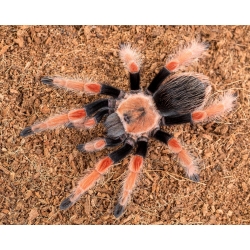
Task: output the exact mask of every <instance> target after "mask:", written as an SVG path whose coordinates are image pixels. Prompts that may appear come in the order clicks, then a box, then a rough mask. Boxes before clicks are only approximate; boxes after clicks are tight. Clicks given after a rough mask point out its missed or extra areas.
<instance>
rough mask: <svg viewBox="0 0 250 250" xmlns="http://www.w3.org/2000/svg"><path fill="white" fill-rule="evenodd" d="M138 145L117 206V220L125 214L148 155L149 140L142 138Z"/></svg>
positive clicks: (115, 211)
mask: <svg viewBox="0 0 250 250" xmlns="http://www.w3.org/2000/svg"><path fill="white" fill-rule="evenodd" d="M137 143H138V147H137V149H136V152H135V155H133V156H132V158H131V160H130V163H129V167H128V169H129V171H128V174H127V177H126V179H125V181H124V183H123V187H122V192H121V196H120V198H119V201H118V204H117V205H116V206H115V210H114V216H115V217H116V218H118V217H120V216H121V215H122V213H123V212H124V209H125V207H126V205H127V203H128V201H129V198H130V196H131V193H132V191H133V189H134V188H135V185H136V181H137V179H138V176H139V174H140V172H141V169H142V166H143V160H144V158H145V156H146V153H147V147H148V146H147V138H145V137H141V138H139V139H138V141H137Z"/></svg>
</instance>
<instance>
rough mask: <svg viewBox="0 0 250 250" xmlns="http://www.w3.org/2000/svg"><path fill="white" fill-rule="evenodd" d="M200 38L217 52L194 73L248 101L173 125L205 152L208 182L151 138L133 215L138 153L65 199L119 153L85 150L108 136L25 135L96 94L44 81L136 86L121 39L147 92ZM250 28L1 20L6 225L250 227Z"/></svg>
mask: <svg viewBox="0 0 250 250" xmlns="http://www.w3.org/2000/svg"><path fill="white" fill-rule="evenodd" d="M194 38H196V39H197V38H198V39H199V40H200V41H207V42H209V44H210V47H209V50H208V52H207V55H206V57H204V58H203V59H201V60H200V61H199V63H197V64H194V65H191V66H189V67H187V68H186V69H185V71H195V72H199V73H203V74H205V75H207V76H208V77H209V78H210V80H211V85H212V93H213V96H214V97H216V96H219V95H220V94H222V93H223V91H225V90H227V89H231V90H232V91H234V92H236V93H237V94H238V99H237V106H236V107H235V109H234V110H233V111H232V112H231V113H229V114H228V115H227V116H226V117H223V118H221V119H218V120H216V121H212V122H209V123H206V124H198V125H196V126H194V127H191V126H190V125H189V124H188V125H178V126H172V127H168V128H165V131H169V132H171V133H173V134H174V135H175V136H176V137H177V138H178V139H179V140H180V141H182V142H183V143H184V144H185V146H186V147H187V148H188V149H189V150H190V151H191V152H192V154H193V156H194V157H195V158H197V159H198V161H199V167H200V182H199V183H194V182H192V181H190V180H188V179H187V178H185V175H184V171H183V170H182V168H181V167H179V164H178V162H177V159H176V158H175V156H174V155H172V154H171V152H170V151H169V149H168V148H167V146H165V145H163V144H161V143H160V142H158V141H156V140H153V139H150V147H149V150H148V156H147V159H146V161H145V164H144V168H143V171H142V174H141V177H140V180H139V182H138V185H137V188H136V189H135V190H134V192H133V196H132V198H131V201H130V203H129V204H128V206H127V209H126V211H125V213H124V215H123V216H122V217H121V218H119V219H116V218H115V217H114V216H113V208H114V205H115V204H116V201H117V199H118V196H119V193H120V189H121V184H122V181H123V179H124V178H125V176H126V170H127V166H128V163H129V157H127V158H126V159H124V160H123V161H121V162H120V163H119V164H117V165H115V166H114V167H112V169H111V170H110V171H109V172H108V173H107V174H106V175H105V176H104V178H103V180H102V181H101V182H99V183H98V184H97V185H95V186H94V187H93V188H92V189H91V190H89V191H88V192H87V193H86V194H85V195H84V196H83V197H82V198H81V199H80V200H79V201H78V202H77V203H76V204H75V205H74V206H73V207H71V208H70V209H69V210H66V211H60V210H59V205H60V202H61V201H62V200H63V199H64V198H65V197H67V196H68V195H69V194H70V191H71V190H72V188H74V187H75V185H76V184H77V181H78V180H79V178H81V177H82V176H83V175H84V173H85V172H86V170H87V169H91V168H93V166H94V164H95V162H96V161H97V160H98V159H99V158H101V157H103V156H105V155H106V154H107V153H108V152H110V151H111V150H113V149H105V150H103V151H101V152H96V153H85V154H84V153H81V152H78V151H77V150H76V145H78V144H79V143H84V142H87V141H89V140H91V139H93V138H95V137H97V136H102V135H103V134H104V133H105V131H104V128H103V126H102V125H101V124H100V125H98V126H97V127H96V128H94V129H93V130H89V131H81V130H74V129H69V128H58V129H55V130H51V131H46V132H43V133H40V134H36V135H33V136H30V137H27V138H21V137H20V136H19V134H20V131H21V130H22V129H23V128H25V127H27V126H29V125H32V124H33V123H34V122H35V121H37V120H43V119H45V118H47V117H49V116H50V115H52V114H55V113H60V112H63V111H65V110H70V109H73V108H79V107H81V106H82V105H83V104H86V103H88V102H90V101H93V100H96V99H97V98H99V97H98V96H87V95H84V94H83V95H82V94H79V93H75V92H66V91H65V90H63V89H56V88H52V87H49V86H46V85H44V84H42V83H41V82H40V79H41V77H42V76H47V75H50V76H51V75H52V76H53V75H60V76H63V77H68V78H77V79H85V78H90V79H95V80H97V81H100V82H103V81H104V82H108V83H110V84H111V85H113V86H115V87H119V88H121V89H123V90H126V91H128V90H129V83H128V74H127V71H126V70H125V69H124V67H123V65H122V62H121V61H120V59H119V46H120V44H121V43H131V44H132V45H133V46H134V47H136V48H138V50H140V51H141V53H142V55H143V67H142V70H141V86H142V87H143V88H145V87H146V86H147V85H148V84H149V82H150V80H152V78H153V77H154V75H155V74H156V73H157V72H158V71H159V70H160V69H161V67H162V66H163V64H164V62H165V61H166V59H167V58H168V56H169V55H171V54H172V53H173V52H174V51H175V49H176V48H177V47H178V46H180V45H184V44H186V43H187V42H189V41H191V40H193V39H194ZM249 42H250V26H1V27H0V84H1V91H0V112H1V113H0V114H1V119H0V138H1V140H0V143H1V145H0V160H1V161H0V223H1V224H147V225H148V224H205V225H207V224H227V225H228V224H249V222H250V214H249V202H250V193H249V190H250V172H249V145H250V141H249V111H250V109H249V90H250V82H249V76H250V74H249V73H250V65H249V62H250V46H249Z"/></svg>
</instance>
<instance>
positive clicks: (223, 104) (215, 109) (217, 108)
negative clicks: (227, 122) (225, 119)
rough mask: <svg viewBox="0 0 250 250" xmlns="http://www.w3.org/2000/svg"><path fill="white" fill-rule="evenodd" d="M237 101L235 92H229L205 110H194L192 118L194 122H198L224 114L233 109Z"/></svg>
mask: <svg viewBox="0 0 250 250" xmlns="http://www.w3.org/2000/svg"><path fill="white" fill-rule="evenodd" d="M235 101H236V96H235V94H233V93H231V92H227V93H225V94H224V95H222V96H221V97H220V98H219V100H218V101H215V102H213V103H212V104H211V105H210V106H208V107H207V108H205V109H204V110H197V111H194V112H193V113H192V120H193V122H195V123H198V122H204V121H208V120H212V119H215V118H217V117H219V116H222V115H224V114H226V113H228V112H229V111H231V110H232V109H233V107H234V103H235Z"/></svg>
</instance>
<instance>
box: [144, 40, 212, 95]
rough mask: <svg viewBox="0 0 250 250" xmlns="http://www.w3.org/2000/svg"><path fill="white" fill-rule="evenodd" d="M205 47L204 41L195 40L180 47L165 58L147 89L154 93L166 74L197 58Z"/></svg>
mask: <svg viewBox="0 0 250 250" xmlns="http://www.w3.org/2000/svg"><path fill="white" fill-rule="evenodd" d="M206 49H207V44H206V43H198V42H197V41H193V42H191V43H190V44H189V45H188V46H186V47H185V48H182V49H180V50H179V51H178V52H177V53H176V54H175V55H174V56H172V57H171V58H170V59H168V60H167V62H166V64H165V66H164V67H163V68H162V69H161V70H160V71H159V73H158V74H157V75H156V76H155V77H154V79H153V80H152V82H151V83H150V84H149V86H148V88H147V91H148V92H149V93H151V94H154V93H155V92H156V90H157V89H158V88H159V87H160V85H161V84H162V82H163V81H164V79H165V78H166V77H167V76H169V75H170V74H171V73H172V72H175V71H177V70H178V69H179V68H180V67H182V66H186V65H188V64H190V63H192V62H194V61H196V60H198V58H199V57H201V55H202V53H203V52H204V51H205V50H206Z"/></svg>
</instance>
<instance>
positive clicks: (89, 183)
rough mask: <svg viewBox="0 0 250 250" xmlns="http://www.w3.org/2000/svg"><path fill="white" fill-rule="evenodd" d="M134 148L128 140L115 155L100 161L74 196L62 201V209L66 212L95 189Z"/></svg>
mask: <svg viewBox="0 0 250 250" xmlns="http://www.w3.org/2000/svg"><path fill="white" fill-rule="evenodd" d="M132 148H133V145H131V140H130V141H129V140H128V141H127V142H126V143H125V145H124V146H123V147H122V148H120V149H118V150H116V151H114V152H113V153H111V154H109V155H108V156H106V157H105V158H103V159H101V160H100V161H98V162H97V163H96V164H95V167H94V169H93V170H92V171H91V172H90V173H89V174H87V175H86V176H84V177H83V179H82V180H80V181H79V183H78V185H77V187H76V188H75V190H74V191H73V192H72V194H71V195H70V196H69V197H68V198H66V199H64V200H63V201H62V203H61V205H60V209H61V210H65V209H67V208H69V207H71V206H72V205H73V204H74V203H75V202H76V201H77V200H78V199H79V198H80V196H81V195H82V194H84V193H85V192H86V191H87V190H89V189H90V188H91V187H93V186H94V184H95V183H96V182H97V181H99V180H100V178H101V177H102V176H103V175H104V174H105V173H106V172H107V171H108V170H109V168H110V167H111V166H112V165H113V164H115V163H117V162H119V161H120V160H122V159H123V158H124V157H126V156H127V155H128V154H129V153H130V151H131V150H132Z"/></svg>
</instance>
